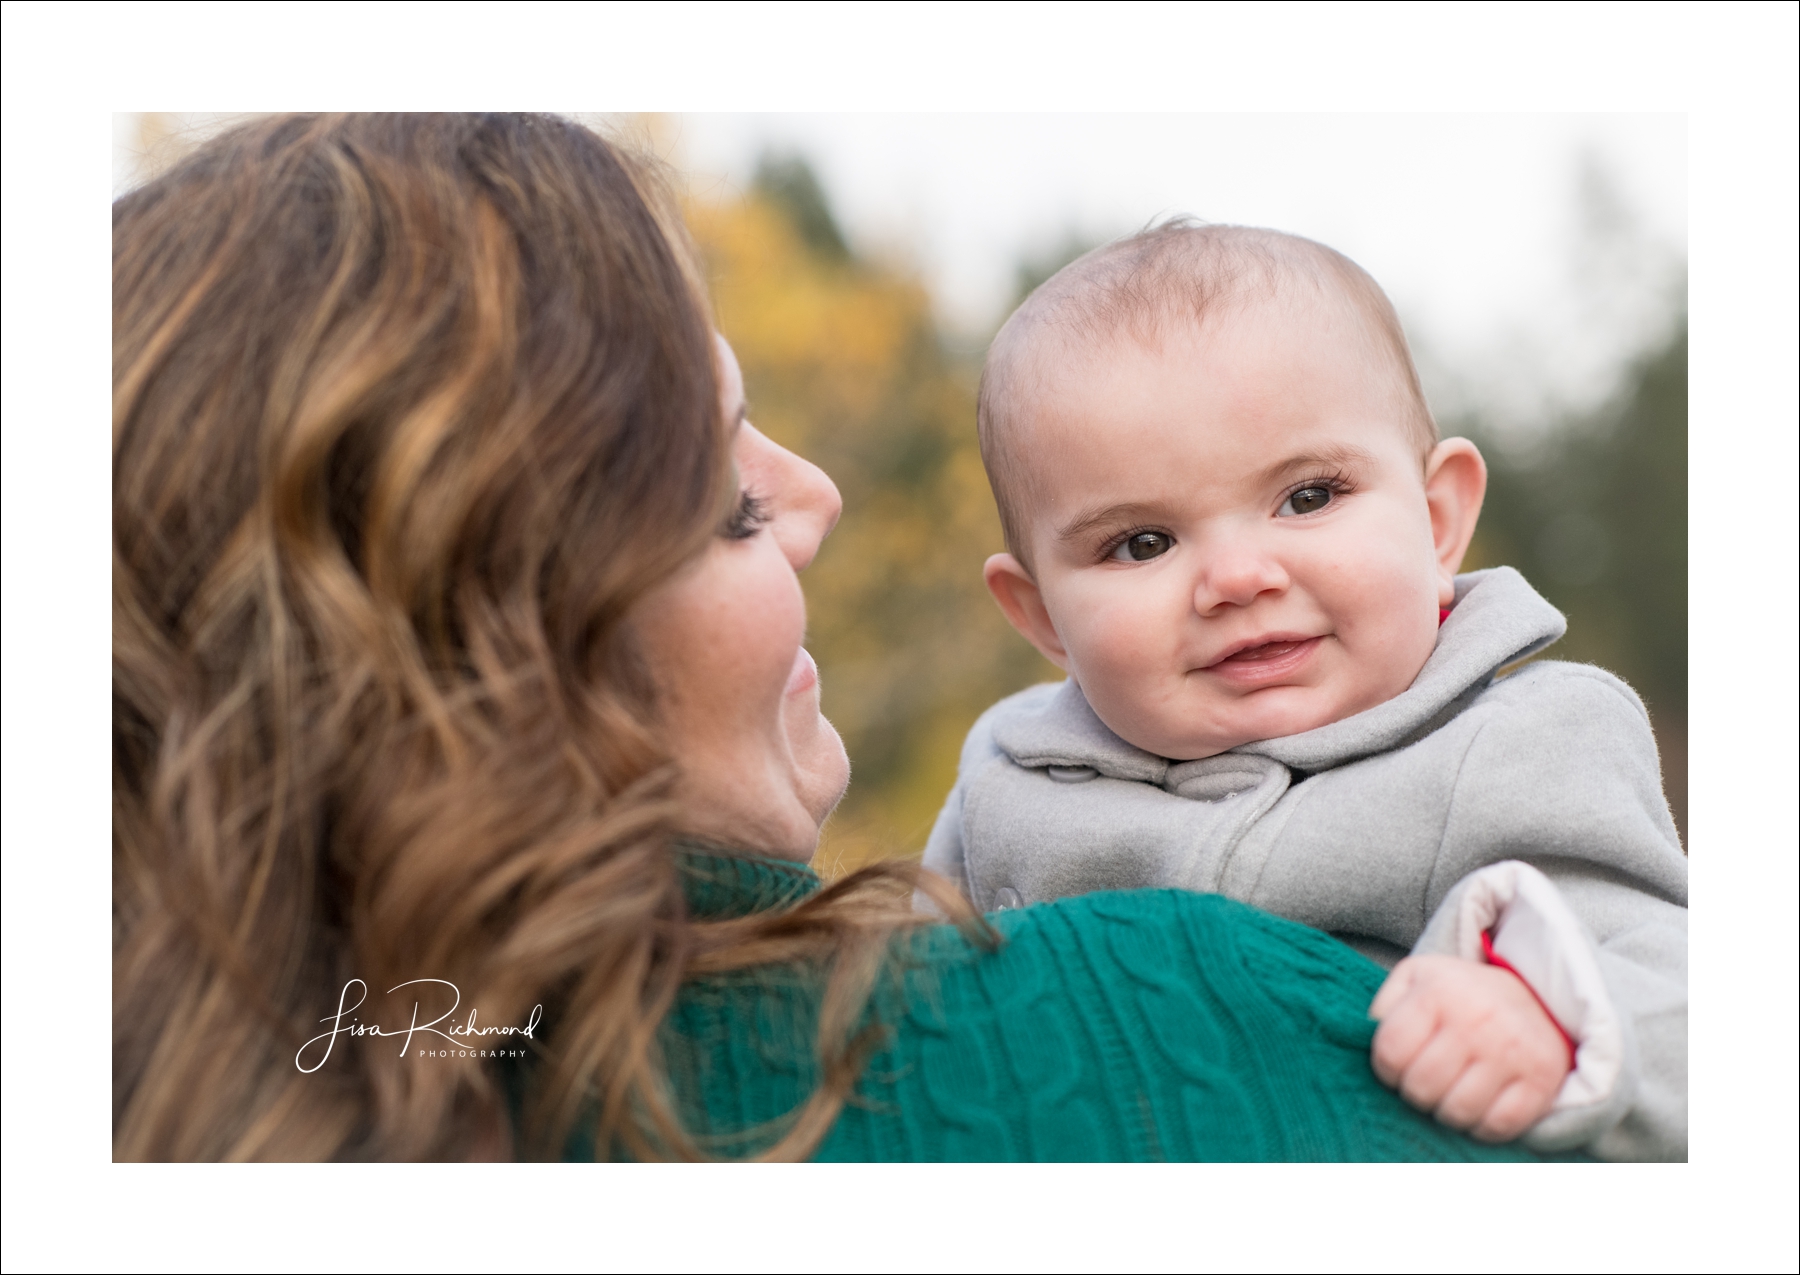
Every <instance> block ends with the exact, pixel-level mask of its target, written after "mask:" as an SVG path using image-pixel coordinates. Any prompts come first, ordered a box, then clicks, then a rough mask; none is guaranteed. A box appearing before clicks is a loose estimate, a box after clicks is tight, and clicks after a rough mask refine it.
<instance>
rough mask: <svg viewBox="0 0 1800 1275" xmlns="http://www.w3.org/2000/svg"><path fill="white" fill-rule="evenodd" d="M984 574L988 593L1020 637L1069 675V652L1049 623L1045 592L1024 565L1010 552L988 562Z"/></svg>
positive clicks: (996, 556)
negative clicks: (992, 596)
mask: <svg viewBox="0 0 1800 1275" xmlns="http://www.w3.org/2000/svg"><path fill="white" fill-rule="evenodd" d="M981 575H982V578H983V579H984V580H986V581H987V587H988V592H989V593H991V594H993V595H994V601H996V602H998V603H999V604H1000V610H1001V611H1002V612H1003V613H1005V615H1006V618H1007V619H1008V620H1009V621H1010V622H1011V623H1012V626H1013V628H1015V629H1017V630H1018V631H1019V634H1020V636H1022V637H1023V638H1024V639H1025V640H1026V641H1027V642H1029V643H1031V644H1032V645H1033V646H1035V647H1037V649H1038V650H1039V652H1041V653H1042V654H1043V657H1044V658H1045V659H1047V660H1049V661H1050V662H1051V663H1052V664H1054V665H1056V667H1057V668H1059V669H1061V670H1062V671H1063V672H1065V673H1066V672H1068V671H1069V656H1068V652H1066V651H1064V650H1063V644H1062V639H1061V638H1060V637H1058V636H1057V633H1056V626H1055V625H1054V624H1052V623H1051V622H1050V612H1049V611H1048V610H1047V609H1046V608H1045V606H1044V594H1043V591H1042V590H1041V589H1039V588H1038V586H1037V581H1036V580H1034V579H1032V578H1031V572H1029V571H1027V570H1026V569H1025V564H1024V563H1022V562H1020V561H1019V560H1018V559H1017V558H1015V557H1013V556H1012V555H1011V554H1010V553H997V554H995V555H994V556H993V557H991V558H989V559H988V560H987V565H986V566H984V567H983V568H982V569H981Z"/></svg>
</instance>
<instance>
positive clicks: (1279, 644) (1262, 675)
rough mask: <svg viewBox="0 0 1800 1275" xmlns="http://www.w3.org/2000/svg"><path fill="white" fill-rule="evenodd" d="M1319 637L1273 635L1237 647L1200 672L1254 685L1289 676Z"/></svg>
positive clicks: (1319, 640)
mask: <svg viewBox="0 0 1800 1275" xmlns="http://www.w3.org/2000/svg"><path fill="white" fill-rule="evenodd" d="M1324 640H1325V639H1324V638H1323V637H1309V638H1303V637H1289V636H1282V637H1274V638H1267V639H1264V640H1263V641H1261V642H1258V643H1256V644H1255V645H1253V646H1244V647H1239V648H1238V649H1237V650H1235V651H1233V652H1232V653H1231V654H1230V655H1227V656H1225V658H1223V659H1221V660H1215V661H1214V662H1213V663H1211V664H1208V665H1207V666H1206V667H1205V668H1204V669H1203V670H1201V671H1202V672H1206V673H1216V674H1218V675H1219V676H1220V677H1222V678H1224V679H1225V680H1227V681H1230V682H1237V683H1239V684H1241V685H1254V684H1257V683H1262V682H1274V681H1279V680H1280V679H1282V678H1284V677H1288V676H1291V675H1292V674H1293V673H1294V672H1295V671H1297V670H1298V669H1299V668H1300V666H1301V665H1302V664H1305V663H1306V661H1307V660H1308V659H1309V658H1310V657H1311V656H1312V653H1313V652H1314V651H1316V650H1318V649H1319V643H1320V642H1322V641H1324Z"/></svg>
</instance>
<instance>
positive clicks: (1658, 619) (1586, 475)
mask: <svg viewBox="0 0 1800 1275" xmlns="http://www.w3.org/2000/svg"><path fill="white" fill-rule="evenodd" d="M1445 425H1446V428H1445V433H1447V434H1449V433H1464V434H1468V435H1469V436H1471V437H1473V438H1475V439H1476V440H1477V441H1478V442H1479V443H1480V444H1481V445H1482V450H1483V451H1484V452H1485V453H1486V455H1487V456H1488V461H1489V465H1490V471H1491V472H1490V478H1489V485H1488V496H1487V503H1486V504H1485V505H1484V506H1483V508H1482V513H1481V525H1480V528H1479V530H1478V531H1477V533H1476V542H1475V545H1474V546H1473V548H1472V550H1471V553H1470V558H1469V566H1470V567H1471V568H1473V567H1477V566H1492V565H1495V564H1497V563H1502V562H1504V563H1507V564H1509V565H1511V566H1515V567H1517V568H1518V569H1519V570H1520V571H1522V572H1524V574H1525V576H1526V578H1527V579H1529V580H1530V581H1531V582H1532V583H1533V584H1534V585H1536V586H1537V588H1538V589H1539V591H1541V592H1542V593H1543V594H1544V596H1545V597H1547V598H1549V599H1550V601H1551V602H1552V603H1554V604H1555V605H1556V606H1557V607H1558V608H1559V609H1560V610H1562V611H1563V612H1564V613H1565V614H1566V615H1567V616H1568V617H1569V632H1568V636H1567V637H1565V638H1564V639H1563V640H1562V641H1561V642H1559V643H1558V644H1557V645H1556V646H1554V647H1552V648H1551V649H1550V651H1549V652H1547V656H1548V657H1549V658H1554V659H1566V660H1583V661H1587V662H1590V663H1594V664H1598V665H1600V666H1601V667H1603V668H1607V669H1610V670H1611V671H1613V672H1615V673H1617V674H1618V675H1619V676H1620V677H1622V678H1624V679H1625V680H1626V681H1627V682H1629V683H1631V685H1632V686H1633V688H1635V689H1636V690H1637V692H1638V694H1640V695H1641V696H1643V698H1644V702H1645V704H1646V705H1648V707H1649V709H1650V716H1651V721H1652V723H1653V725H1654V727H1655V730H1656V736H1657V745H1658V747H1659V748H1660V749H1661V751H1662V758H1663V784H1664V787H1665V789H1666V791H1667V793H1668V796H1669V804H1670V807H1671V808H1672V809H1673V811H1674V813H1675V821H1676V824H1677V826H1679V827H1680V829H1681V832H1682V838H1683V841H1684V842H1685V840H1686V837H1687V323H1686V320H1685V317H1683V319H1682V320H1681V322H1680V323H1679V324H1678V325H1677V326H1676V329H1675V331H1674V333H1673V334H1672V335H1671V336H1670V337H1669V338H1668V339H1667V340H1666V341H1664V342H1662V343H1661V344H1660V345H1659V346H1658V348H1656V349H1654V350H1652V351H1651V352H1650V353H1648V354H1647V355H1646V356H1645V357H1643V358H1641V359H1640V360H1639V361H1638V363H1637V364H1636V365H1635V366H1634V367H1633V368H1632V369H1631V371H1630V374H1629V375H1628V376H1627V377H1626V378H1625V381H1624V384H1623V387H1622V389H1621V391H1620V392H1619V394H1618V395H1617V396H1616V398H1615V400H1614V401H1613V402H1612V403H1610V404H1608V405H1607V406H1606V407H1604V408H1602V409H1601V410H1599V411H1598V412H1595V413H1593V414H1591V415H1590V416H1588V417H1586V418H1583V419H1576V420H1573V421H1569V422H1566V423H1564V424H1563V425H1562V427H1561V428H1559V429H1557V430H1554V431H1552V432H1551V433H1550V434H1549V435H1547V436H1546V437H1545V438H1544V439H1542V440H1540V442H1539V443H1538V445H1536V446H1534V447H1531V448H1527V449H1524V450H1520V449H1518V448H1513V449H1510V450H1509V449H1508V447H1507V446H1506V440H1505V439H1503V438H1499V437H1496V435H1495V433H1494V431H1493V430H1491V429H1488V428H1484V427H1483V426H1482V424H1481V423H1480V422H1478V421H1463V422H1459V423H1453V422H1446V423H1445Z"/></svg>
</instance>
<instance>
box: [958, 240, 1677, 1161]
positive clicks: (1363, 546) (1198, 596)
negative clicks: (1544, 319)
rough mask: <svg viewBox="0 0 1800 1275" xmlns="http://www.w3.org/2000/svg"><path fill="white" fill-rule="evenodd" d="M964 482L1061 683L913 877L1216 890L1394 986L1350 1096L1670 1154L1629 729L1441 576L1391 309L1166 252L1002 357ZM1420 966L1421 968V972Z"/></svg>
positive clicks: (1507, 613)
mask: <svg viewBox="0 0 1800 1275" xmlns="http://www.w3.org/2000/svg"><path fill="white" fill-rule="evenodd" d="M979 428H980V434H981V451H982V458H983V460H984V462H985V463H986V465H987V471H988V477H989V480H990V482H991V483H992V485H993V490H994V496H995V500H996V501H997V502H998V505H999V509H1000V517H1001V522H1002V524H1003V526H1004V529H1005V533H1006V542H1007V545H1008V547H1009V549H1010V550H1011V552H1009V553H1002V554H996V555H995V556H994V557H992V558H990V559H989V560H988V563H987V567H986V579H987V585H988V588H989V590H990V591H991V592H992V593H993V595H994V598H995V600H996V601H997V602H998V603H999V604H1000V607H1001V609H1002V610H1003V611H1004V612H1005V613H1006V616H1007V618H1008V619H1009V620H1010V621H1011V622H1012V624H1013V625H1014V627H1015V628H1017V629H1018V630H1019V632H1020V633H1021V634H1023V635H1024V636H1025V637H1026V639H1028V640H1029V641H1030V642H1031V643H1032V645H1033V646H1035V647H1037V649H1038V650H1039V651H1041V652H1043V654H1044V655H1045V656H1046V657H1047V658H1048V659H1050V660H1051V661H1052V662H1054V663H1055V664H1057V665H1058V666H1060V667H1061V668H1063V669H1065V670H1066V671H1067V672H1068V675H1069V676H1068V680H1067V681H1065V682H1062V683H1060V684H1055V685H1049V686H1039V687H1034V688H1032V689H1031V690H1028V691H1024V692H1022V693H1020V694H1018V695H1014V696H1012V697H1011V698H1009V699H1006V700H1003V701H1001V702H1000V703H999V704H996V705H995V706H994V707H993V708H991V709H989V710H988V711H987V712H986V713H985V714H983V716H982V717H981V719H980V720H979V721H978V722H976V724H975V726H974V728H973V729H972V730H971V731H970V733H969V738H968V741H967V742H966V743H965V745H964V747H963V754H962V762H961V767H960V771H959V774H958V778H957V783H956V787H955V789H954V790H953V791H952V793H951V795H950V798H949V800H948V801H947V803H946V804H945V806H944V809H943V811H942V813H941V814H940V815H939V816H938V820H937V823H936V825H935V827H934V828H933V830H932V834H931V839H930V842H929V844H928V846H927V848H926V852H925V864H926V866H927V867H930V868H933V869H936V870H937V871H939V872H941V873H943V874H945V875H946V876H948V877H950V878H951V879H952V880H953V881H956V882H958V883H960V884H961V885H962V887H963V888H964V890H965V891H966V892H967V893H968V895H969V897H970V898H971V899H972V900H973V901H974V902H975V903H976V904H977V905H978V906H980V907H982V908H984V909H1000V908H1007V907H1017V906H1021V905H1024V904H1030V903H1035V902H1040V901H1043V900H1048V899H1054V898H1058V897H1062V896H1065V895H1070V894H1078V893H1082V892H1085V891H1090V890H1108V889H1130V888H1138V887H1147V886H1176V887H1183V888H1187V889H1193V890H1203V891H1213V892H1218V893H1222V894H1226V895H1230V896H1231V897H1233V898H1236V899H1240V900H1242V901H1244V902H1246V903H1250V904H1253V905H1255V906H1257V907H1260V908H1264V909H1267V910H1269V911H1271V912H1275V913H1278V914H1280V915H1282V916H1285V917H1288V918H1291V919H1292V920H1295V921H1299V922H1302V923H1304V924H1307V925H1311V926H1315V927H1317V928H1319V929H1322V930H1327V931H1329V932H1331V933H1332V934H1335V935H1336V936H1338V937H1339V938H1341V939H1343V940H1344V941H1345V942H1347V943H1350V944H1351V945H1353V946H1354V947H1356V948H1357V949H1359V950H1360V951H1362V952H1364V953H1365V954H1367V955H1368V956H1370V957H1372V958H1373V959H1375V960H1376V961H1379V962H1380V963H1382V964H1383V965H1384V966H1387V967H1388V968H1390V969H1391V971H1392V972H1391V973H1390V975H1389V976H1388V979H1387V981H1386V983H1385V984H1384V985H1383V986H1382V988H1381V991H1380V993H1379V994H1378V995H1377V996H1376V998H1375V1001H1374V1003H1373V1005H1372V1006H1371V1008H1370V1013H1371V1015H1372V1016H1373V1017H1375V1018H1378V1019H1380V1020H1381V1025H1380V1027H1379V1029H1378V1030H1377V1032H1376V1035H1375V1039H1374V1044H1373V1047H1372V1061H1373V1065H1374V1068H1375V1071H1376V1073H1377V1074H1378V1075H1379V1076H1380V1077H1381V1078H1382V1080H1383V1081H1385V1082H1386V1083H1388V1084H1389V1085H1392V1086H1395V1087H1396V1088H1398V1089H1399V1091H1400V1092H1401V1093H1402V1094H1403V1095H1404V1096H1405V1097H1406V1098H1407V1099H1408V1100H1409V1101H1410V1102H1412V1103H1413V1104H1414V1105H1416V1106H1419V1107H1421V1108H1423V1109H1425V1110H1427V1111H1431V1112H1433V1113H1434V1114H1435V1115H1436V1116H1437V1117H1438V1118H1439V1119H1440V1120H1442V1121H1444V1122H1446V1123H1448V1124H1451V1125H1453V1126H1455V1127H1457V1128H1462V1129H1467V1130H1469V1131H1470V1132H1472V1133H1473V1134H1474V1135H1475V1136H1477V1137H1481V1138H1486V1139H1490V1140H1507V1139H1511V1138H1515V1137H1519V1136H1521V1135H1523V1136H1524V1137H1525V1138H1526V1140H1527V1142H1528V1144H1529V1145H1532V1146H1535V1147H1537V1148H1539V1149H1543V1150H1555V1149H1568V1148H1577V1147H1579V1148H1585V1149H1586V1150H1588V1151H1590V1152H1592V1153H1594V1154H1597V1155H1599V1156H1602V1157H1605V1158H1608V1159H1678V1160H1679V1159H1685V1158H1686V1155H1687V910H1686V903H1687V861H1686V858H1685V856H1684V854H1683V851H1682V848H1681V845H1680V842H1679V840H1678V838H1677V835H1676V831H1675V827H1674V824H1673V822H1672V820H1671V819H1670V817H1669V811H1668V806H1667V803H1666V802H1665V800H1664V798H1663V793H1662V784H1661V774H1660V769H1659V766H1658V762H1657V754H1656V745H1655V741H1654V739H1653V738H1652V736H1651V732H1650V724H1649V720H1648V718H1647V716H1646V715H1645V712H1644V708H1643V705H1642V704H1641V703H1640V701H1639V700H1638V698H1637V696H1636V695H1635V694H1633V693H1632V691H1631V689H1630V688H1629V687H1627V686H1626V685H1625V684H1624V683H1623V682H1621V681H1619V679H1617V678H1616V677H1613V676H1612V675H1611V674H1608V673H1606V672H1604V671H1602V670H1600V669H1598V668H1594V667H1591V666H1588V665H1577V664H1562V663H1552V662H1549V661H1539V662H1536V663H1533V664H1530V665H1527V666H1525V667H1523V668H1521V669H1519V670H1517V671H1515V672H1511V673H1502V672H1501V670H1503V669H1505V668H1506V667H1507V666H1509V665H1512V664H1514V663H1517V662H1518V661H1520V660H1522V659H1524V658H1525V657H1526V656H1529V655H1531V654H1533V653H1535V652H1537V651H1540V650H1542V649H1543V648H1544V647H1546V646H1548V645H1549V644H1550V643H1552V642H1554V641H1555V640H1556V639H1557V638H1558V637H1560V636H1561V635H1562V633H1563V629H1564V623H1563V618H1562V616H1561V615H1560V614H1559V613H1558V612H1557V611H1556V610H1555V609H1554V608H1552V607H1551V606H1550V605H1549V604H1548V603H1547V602H1545V601H1544V600H1543V599H1542V598H1541V597H1539V596H1538V595H1537V593H1535V592H1534V591H1533V590H1532V588H1531V587H1530V585H1528V584H1527V583H1526V582H1525V580H1524V579H1523V578H1522V577H1521V576H1520V575H1519V574H1518V573H1517V572H1515V571H1513V570H1511V569H1510V568H1506V567H1499V568H1495V569H1493V570H1490V571H1478V572H1474V573H1471V574H1467V575H1459V574H1457V571H1458V568H1459V567H1460V565H1461V562H1462V558H1463V554H1464V552H1465V551H1466V550H1467V548H1468V545H1469V540H1470V537H1471V536H1472V535H1473V533H1474V530H1475V521H1476V518H1477V516H1478V515H1479V513H1480V510H1481V501H1482V497H1483V494H1484V492H1485V489H1486V483H1487V471H1486V466H1485V464H1484V463H1483V461H1482V458H1481V454H1480V453H1479V452H1478V451H1477V450H1476V448H1475V446H1474V444H1472V443H1470V442H1469V441H1468V440H1466V439H1460V438H1452V439H1445V440H1443V441H1439V439H1438V434H1437V427H1436V425H1435V423H1434V422H1433V420H1432V417H1431V413H1430V411H1429V409H1428V408H1427V407H1426V404H1425V399H1424V395H1423V393H1422V391H1421V389H1420V386H1419V379H1418V374H1417V372H1416V370H1415V369H1414V367H1413V363H1412V357H1411V354H1410V353H1409V351H1408V349H1407V345H1406V339H1405V336H1404V335H1403V333H1402V332H1401V328H1400V324H1399V321H1398V319H1397V318H1396V316H1395V314H1394V310H1393V307H1392V306H1391V305H1390V304H1389V302H1388V300H1387V297H1386V296H1385V295H1384V294H1383V293H1382V291H1381V289H1380V288H1379V287H1378V286H1377V285H1376V284H1375V282H1374V280H1372V279H1371V278H1370V277H1369V276H1368V275H1367V274H1365V273H1364V272H1363V271H1362V270H1361V269H1360V268H1359V267H1357V266H1356V265H1355V264H1354V263H1352V262H1351V261H1349V260H1348V259H1346V258H1345V257H1343V256H1341V255H1339V254H1338V253H1336V252H1333V251H1332V250H1331V249H1329V248H1325V247H1323V246H1321V245H1319V244H1316V243H1312V242H1310V241H1308V240H1305V239H1300V238H1296V237H1293V236H1290V235H1283V234H1278V233H1275V232H1271V231H1265V230H1251V229H1245V228H1240V227H1231V226H1208V225H1197V224H1193V223H1188V222H1174V223H1170V224H1167V225H1164V226H1161V227H1158V228H1156V229H1152V230H1149V231H1146V232H1145V233H1143V234H1140V235H1137V236H1135V237H1133V238H1130V239H1127V240H1124V241H1121V242H1119V243H1115V244H1111V245H1108V246H1107V247H1104V248H1100V249H1097V250H1096V251H1094V252H1091V253H1089V254H1088V255H1087V256H1085V257H1083V258H1081V259H1080V260H1078V261H1076V262H1074V263H1073V264H1072V265H1070V266H1068V267H1066V268H1065V269H1064V270H1062V271H1061V272H1060V273H1059V274H1057V275H1056V276H1055V277H1054V278H1052V279H1051V280H1049V282H1047V283H1045V284H1044V285H1043V286H1042V287H1040V288H1039V289H1038V290H1037V291H1036V292H1034V293H1033V294H1032V295H1031V297H1030V299H1029V300H1027V301H1026V302H1025V304H1024V305H1023V306H1021V307H1020V308H1019V310H1018V311H1017V313H1015V314H1014V315H1013V316H1012V318H1011V319H1010V320H1009V321H1008V322H1007V324H1006V326H1005V327H1004V328H1002V329H1001V331H1000V334H999V336H998V337H997V338H996V339H995V341H994V344H993V348H992V350H991V351H990V353H989V355H988V362H987V367H986V370H985V372H984V373H983V377H982V384H981V400H980V410H979ZM1409 954H1410V955H1409Z"/></svg>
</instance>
